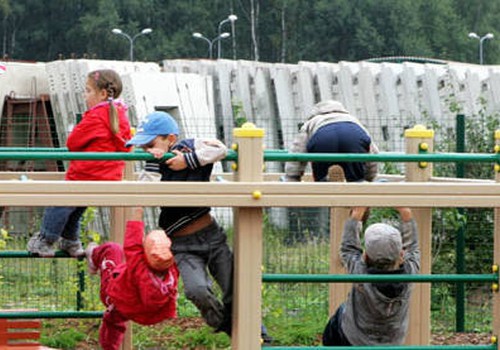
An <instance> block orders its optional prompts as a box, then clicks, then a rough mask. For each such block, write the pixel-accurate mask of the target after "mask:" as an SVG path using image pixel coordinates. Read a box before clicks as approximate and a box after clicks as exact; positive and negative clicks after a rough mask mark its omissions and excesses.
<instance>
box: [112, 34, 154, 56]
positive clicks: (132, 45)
mask: <svg viewBox="0 0 500 350" xmlns="http://www.w3.org/2000/svg"><path fill="white" fill-rule="evenodd" d="M152 31H153V29H151V28H144V29H143V30H141V31H140V32H139V33H137V34H136V35H134V36H132V37H131V36H130V35H128V34H127V33H124V32H123V31H122V30H121V29H118V28H115V29H113V30H112V31H111V32H112V33H113V34H116V35H121V36H124V37H125V38H127V39H128V41H129V42H130V61H131V62H133V61H134V41H135V39H137V38H138V37H140V36H141V35H147V34H150V33H151V32H152Z"/></svg>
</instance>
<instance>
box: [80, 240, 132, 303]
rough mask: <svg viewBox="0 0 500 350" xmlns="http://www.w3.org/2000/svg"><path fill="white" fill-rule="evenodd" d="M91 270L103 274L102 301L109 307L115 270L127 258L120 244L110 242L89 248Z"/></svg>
mask: <svg viewBox="0 0 500 350" xmlns="http://www.w3.org/2000/svg"><path fill="white" fill-rule="evenodd" d="M87 254H88V260H89V270H90V271H92V270H94V271H100V274H101V292H100V295H101V301H102V303H103V304H104V305H106V306H109V305H110V304H109V300H108V293H107V290H108V287H109V282H110V281H111V280H112V275H113V270H114V269H115V267H116V266H117V265H119V264H121V263H122V262H123V261H124V259H125V256H124V254H123V248H122V246H121V245H119V244H118V243H114V242H108V243H104V244H102V245H99V246H91V245H90V244H89V248H87Z"/></svg>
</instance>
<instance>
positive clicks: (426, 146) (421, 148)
mask: <svg viewBox="0 0 500 350" xmlns="http://www.w3.org/2000/svg"><path fill="white" fill-rule="evenodd" d="M418 147H419V148H420V150H421V151H427V150H428V149H429V144H428V143H427V142H422V143H421V144H420V145H418Z"/></svg>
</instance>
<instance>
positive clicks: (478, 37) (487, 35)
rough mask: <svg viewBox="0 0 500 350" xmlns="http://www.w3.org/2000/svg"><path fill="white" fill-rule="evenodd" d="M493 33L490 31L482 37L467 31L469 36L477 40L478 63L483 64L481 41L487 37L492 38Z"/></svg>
mask: <svg viewBox="0 0 500 350" xmlns="http://www.w3.org/2000/svg"><path fill="white" fill-rule="evenodd" d="M493 37H494V35H493V34H492V33H488V34H486V35H484V36H482V37H480V36H479V35H477V34H476V33H474V32H472V33H469V38H471V39H477V40H479V64H483V42H484V41H485V40H488V39H493Z"/></svg>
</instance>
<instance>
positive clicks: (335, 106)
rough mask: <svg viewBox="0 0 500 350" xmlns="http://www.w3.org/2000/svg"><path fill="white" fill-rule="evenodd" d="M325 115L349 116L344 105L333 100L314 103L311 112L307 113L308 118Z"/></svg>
mask: <svg viewBox="0 0 500 350" xmlns="http://www.w3.org/2000/svg"><path fill="white" fill-rule="evenodd" d="M327 113H345V114H349V112H348V111H347V110H346V109H345V107H344V105H343V104H342V103H341V102H339V101H335V100H326V101H321V102H318V103H316V104H315V105H314V106H313V107H312V108H311V111H310V112H309V117H313V116H315V115H319V114H327Z"/></svg>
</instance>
